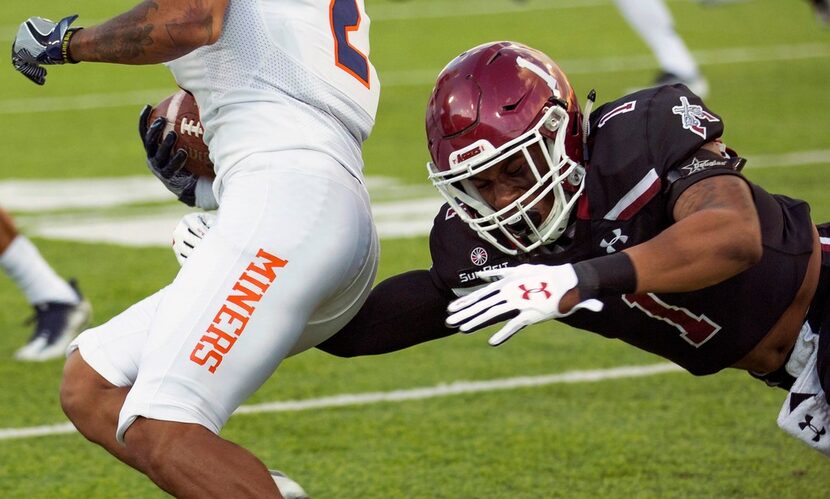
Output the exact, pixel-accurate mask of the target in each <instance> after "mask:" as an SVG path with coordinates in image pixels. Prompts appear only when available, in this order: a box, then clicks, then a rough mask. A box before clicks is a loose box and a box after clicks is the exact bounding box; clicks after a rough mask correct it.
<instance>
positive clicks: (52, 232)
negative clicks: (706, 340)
mask: <svg viewBox="0 0 830 499" xmlns="http://www.w3.org/2000/svg"><path fill="white" fill-rule="evenodd" d="M748 159H749V162H748V166H747V168H748V169H750V170H751V169H755V168H778V167H796V166H803V165H822V164H823V165H830V149H823V150H822V149H819V150H811V151H794V152H789V153H783V154H768V155H757V156H753V155H750V156H749V157H748ZM367 185H368V186H369V192H370V194H371V196H372V200H373V201H372V211H373V213H374V216H375V223H376V225H377V228H378V234H379V235H380V237H381V239H399V238H407V237H418V236H425V235H427V234H429V231H430V229H431V227H432V222H433V219H434V217H435V214H436V213H438V209H439V207H440V206H441V205H442V204H443V200H442V198H440V197H439V196H438V194H437V192H434V190H433V188H432V187H431V186H430V185H428V183H426V182H424V184H419V185H407V184H403V183H401V182H400V181H398V180H395V179H392V178H388V177H369V178H367ZM170 199H171V196H170V194H169V193H168V192H167V191H166V190H165V189H164V187H163V186H162V185H161V183H160V182H158V181H157V180H156V179H155V178H154V177H152V176H150V175H146V176H140V177H122V178H90V179H71V180H10V181H5V182H0V204H2V206H4V207H5V208H7V209H10V210H12V211H16V212H24V213H23V214H22V215H20V216H18V217H17V222H18V224H19V225H20V226H21V227H22V228H23V229H24V231H25V232H26V233H27V234H30V235H34V236H39V237H44V238H49V239H60V240H66V241H81V242H87V243H108V244H119V245H123V246H130V247H145V246H159V247H168V246H169V245H170V237H171V236H170V234H171V233H172V230H173V227H175V226H176V223H177V222H178V221H179V219H180V218H181V217H182V216H183V215H184V214H185V213H187V212H188V211H192V210H191V209H189V208H187V207H185V206H184V205H179V204H170V205H167V206H161V207H156V208H147V209H141V208H132V209H129V210H128V211H125V210H127V209H126V208H124V209H122V211H121V213H119V214H116V215H112V214H109V213H108V212H107V211H106V209H107V208H111V207H117V206H121V205H126V204H129V203H142V202H145V203H153V202H160V201H166V200H170ZM73 208H74V209H86V210H91V212H80V213H71V214H67V215H60V214H55V213H53V212H55V211H58V210H61V209H73ZM38 212H50V213H48V214H38Z"/></svg>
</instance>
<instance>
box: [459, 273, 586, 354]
mask: <svg viewBox="0 0 830 499" xmlns="http://www.w3.org/2000/svg"><path fill="white" fill-rule="evenodd" d="M477 275H478V276H479V277H480V278H482V279H485V280H492V279H498V280H496V281H494V282H491V283H490V284H488V285H486V286H484V287H483V288H481V289H478V290H476V291H473V292H472V293H470V294H468V295H467V296H464V297H462V298H459V299H457V300H455V301H453V302H452V303H450V305H449V307H447V311H448V312H449V313H450V314H451V315H450V316H449V317H447V325H448V326H450V327H457V328H459V329H460V330H461V332H464V333H469V332H471V331H473V330H474V329H476V328H477V327H479V326H481V325H482V324H484V323H486V322H488V321H491V320H493V319H495V318H496V317H498V316H500V315H503V314H507V313H510V312H518V313H519V315H517V316H515V317H513V318H512V319H510V320H509V321H508V322H507V324H505V325H504V327H502V328H501V329H500V330H499V331H498V332H497V333H496V334H494V335H493V336H491V337H490V341H489V343H490V344H491V345H493V346H498V345H501V344H502V343H504V342H505V341H507V340H508V339H510V337H511V336H513V335H514V334H516V333H517V332H519V330H521V329H522V328H523V327H525V326H529V325H530V324H535V323H537V322H541V321H545V320H548V319H558V318H560V317H567V316H569V315H571V314H572V313H574V312H576V311H577V310H580V309H583V308H584V309H587V310H591V311H593V312H599V311H600V310H602V306H603V305H602V302H601V301H599V300H595V299H590V300H585V301H582V302H580V303H578V304H576V305H575V306H574V307H573V308H572V309H571V310H569V311H568V312H567V313H564V314H563V313H561V312H560V311H559V302H560V300H562V297H563V296H564V295H565V293H566V292H568V291H569V290H570V289H571V288H573V287H575V286H576V284H577V277H576V273H575V272H574V269H573V265H571V264H565V265H556V266H550V265H529V264H525V265H519V266H518V267H508V268H502V269H494V270H487V271H483V272H478V273H477Z"/></svg>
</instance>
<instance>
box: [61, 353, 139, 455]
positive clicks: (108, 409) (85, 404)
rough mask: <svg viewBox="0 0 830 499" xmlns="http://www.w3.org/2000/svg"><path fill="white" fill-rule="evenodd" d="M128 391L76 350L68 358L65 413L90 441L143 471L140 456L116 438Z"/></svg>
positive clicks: (63, 394)
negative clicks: (108, 378)
mask: <svg viewBox="0 0 830 499" xmlns="http://www.w3.org/2000/svg"><path fill="white" fill-rule="evenodd" d="M129 391H130V389H129V388H128V387H118V386H115V385H113V384H112V383H110V382H109V381H107V380H106V379H104V377H103V376H101V375H100V374H98V373H97V372H95V370H94V369H92V367H90V366H89V364H87V363H86V361H84V359H83V357H81V354H80V353H78V352H77V351H75V352H72V354H70V355H69V357H68V358H67V359H66V365H64V369H63V381H62V383H61V391H60V398H61V407H62V408H63V412H64V413H65V414H66V416H67V417H68V418H69V420H70V421H72V424H74V425H75V428H77V429H78V431H79V432H81V434H82V435H83V436H84V437H86V438H87V440H89V441H91V442H94V443H96V444H98V445H100V446H101V447H103V448H104V449H106V450H107V451H108V452H109V453H110V454H112V455H113V456H115V457H117V458H118V459H119V460H121V461H122V462H124V463H126V464H128V465H130V466H132V467H133V468H135V469H137V470H139V471H141V466H140V463H138V460H137V457H136V456H134V455H133V454H132V453H131V452H129V451H128V450H127V447H125V446H123V445H121V444H120V443H118V441H116V439H115V428H116V425H117V424H118V414H119V412H120V411H121V406H122V405H124V398H126V396H127V393H128V392H129Z"/></svg>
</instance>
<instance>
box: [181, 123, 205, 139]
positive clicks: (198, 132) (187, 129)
mask: <svg viewBox="0 0 830 499" xmlns="http://www.w3.org/2000/svg"><path fill="white" fill-rule="evenodd" d="M179 131H180V132H181V133H186V134H187V135H193V136H194V137H197V138H198V137H201V136H202V134H203V133H205V130H204V129H203V128H202V123H201V122H198V121H196V120H189V119H187V118H182V122H181V124H180V126H179Z"/></svg>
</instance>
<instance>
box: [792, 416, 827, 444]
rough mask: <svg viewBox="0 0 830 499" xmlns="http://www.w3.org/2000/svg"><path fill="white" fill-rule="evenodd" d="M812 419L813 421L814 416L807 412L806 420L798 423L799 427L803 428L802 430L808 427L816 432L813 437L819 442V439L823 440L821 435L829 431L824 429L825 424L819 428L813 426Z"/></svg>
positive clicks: (814, 440)
mask: <svg viewBox="0 0 830 499" xmlns="http://www.w3.org/2000/svg"><path fill="white" fill-rule="evenodd" d="M812 421H813V416H811V415H809V414H807V415H806V416H804V421H802V422H801V423H798V427H799V428H801V431H804V430H805V429H806V428H809V429H810V431H812V432H813V433H815V434H816V435H815V436H814V437H813V439H812V440H813V442H818V441H819V440H821V436H822V435H824V434H825V433H827V431H826V430H825V429H824V427H823V426H822V427H821V429H820V430H819V429H818V428H816V427H815V426H813V423H812Z"/></svg>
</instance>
